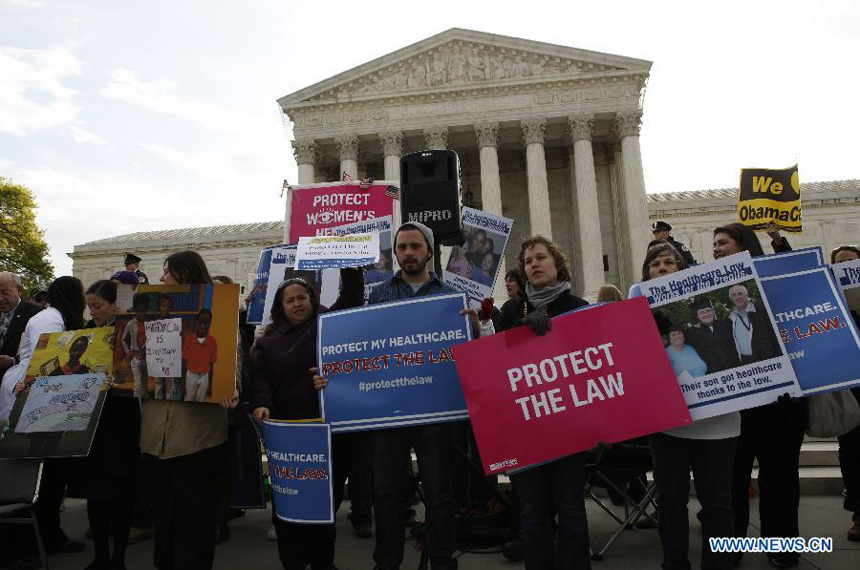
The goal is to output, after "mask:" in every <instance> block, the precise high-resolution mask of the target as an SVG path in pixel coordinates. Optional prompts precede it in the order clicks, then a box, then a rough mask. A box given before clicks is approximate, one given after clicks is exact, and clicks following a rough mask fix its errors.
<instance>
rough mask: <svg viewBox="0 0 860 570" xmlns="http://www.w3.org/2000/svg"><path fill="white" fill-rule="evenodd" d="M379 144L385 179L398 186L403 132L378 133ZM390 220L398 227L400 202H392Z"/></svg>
mask: <svg viewBox="0 0 860 570" xmlns="http://www.w3.org/2000/svg"><path fill="white" fill-rule="evenodd" d="M379 144H380V146H382V156H383V159H382V160H383V163H384V166H385V179H386V180H388V181H390V182H393V183H394V184H396V185H398V186H399V185H400V156H401V155H402V154H403V132H402V131H390V132H387V133H379ZM393 212H394V213H393V216H392V219H391V223H392V225H393V226H394V227H395V228H396V227H399V226H400V201H399V200H395V201H394V210H393Z"/></svg>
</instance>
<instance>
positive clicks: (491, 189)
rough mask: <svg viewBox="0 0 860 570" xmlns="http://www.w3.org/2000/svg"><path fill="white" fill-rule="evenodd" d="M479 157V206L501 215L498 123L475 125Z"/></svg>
mask: <svg viewBox="0 0 860 570" xmlns="http://www.w3.org/2000/svg"><path fill="white" fill-rule="evenodd" d="M475 136H476V137H477V138H478V153H479V155H480V159H481V207H482V208H483V210H484V211H485V212H489V213H490V214H495V215H497V216H501V215H502V184H501V181H500V180H499V151H498V144H499V123H478V124H476V125H475Z"/></svg>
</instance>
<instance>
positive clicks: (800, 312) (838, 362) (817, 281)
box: [761, 267, 860, 395]
mask: <svg viewBox="0 0 860 570" xmlns="http://www.w3.org/2000/svg"><path fill="white" fill-rule="evenodd" d="M761 284H762V287H763V289H764V292H765V295H767V300H768V302H769V303H770V307H771V310H772V312H773V317H774V321H775V322H776V324H777V327H778V329H779V336H780V340H781V341H782V343H783V344H784V345H785V349H786V351H787V352H788V356H789V358H791V365H792V367H793V368H794V372H795V374H796V376H797V380H798V383H799V384H800V387H801V389H802V390H803V393H804V395H808V394H814V393H820V392H830V391H833V390H844V389H846V388H850V387H852V386H857V385H860V340H858V335H857V329H856V327H855V325H854V320H853V319H852V318H851V315H850V314H849V311H848V308H847V307H846V306H845V302H844V301H843V297H842V295H840V293H839V290H838V288H837V286H836V282H835V281H834V279H833V276H832V274H831V273H830V271H829V270H828V269H827V268H826V267H818V268H816V269H811V270H809V271H803V272H799V273H791V274H788V275H777V276H774V277H769V278H765V279H762V280H761Z"/></svg>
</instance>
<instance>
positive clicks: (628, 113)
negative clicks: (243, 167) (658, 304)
mask: <svg viewBox="0 0 860 570" xmlns="http://www.w3.org/2000/svg"><path fill="white" fill-rule="evenodd" d="M650 68H651V62H648V61H643V60H640V59H633V58H628V57H621V56H616V55H609V54H604V53H597V52H591V51H585V50H580V49H575V48H570V47H564V46H557V45H551V44H546V43H542V42H536V41H530V40H522V39H515V38H510V37H506V36H499V35H494V34H487V33H481V32H474V31H468V30H460V29H451V30H448V31H446V32H443V33H441V34H438V35H435V36H433V37H430V38H427V39H425V40H423V41H420V42H418V43H416V44H413V45H411V46H408V47H405V48H403V49H401V50H398V51H396V52H393V53H390V54H388V55H386V56H383V57H381V58H378V59H375V60H373V61H370V62H368V63H365V64H363V65H361V66H359V67H356V68H354V69H350V70H349V71H346V72H344V73H341V74H339V75H336V76H334V77H331V78H329V79H326V80H325V81H321V82H320V83H317V84H315V85H311V86H310V87H306V88H304V89H301V90H299V91H297V92H295V93H293V94H291V95H287V96H285V97H282V98H281V99H279V100H278V103H279V104H280V105H281V108H282V109H283V111H284V113H286V115H287V116H288V117H289V119H290V120H291V121H292V122H293V124H294V129H293V131H294V136H295V140H294V141H292V145H293V149H294V152H295V156H296V161H297V163H298V167H299V180H298V182H299V184H304V183H313V182H327V181H335V180H340V178H341V176H342V173H344V172H346V173H347V174H349V175H351V176H352V177H353V178H364V177H366V176H372V177H374V178H376V179H385V180H399V179H400V173H399V160H400V156H401V155H402V154H404V153H408V152H413V151H419V150H425V149H452V150H454V151H456V152H457V154H458V155H459V157H460V163H461V183H462V188H463V191H464V192H465V191H467V190H468V191H469V193H470V194H471V195H472V196H474V198H473V204H472V205H473V206H474V207H476V208H479V209H482V210H485V211H487V212H490V213H493V214H498V215H503V216H506V217H509V218H513V219H514V220H515V223H514V227H513V230H514V231H513V234H512V236H511V240H510V243H512V244H519V243H520V242H521V241H522V240H523V238H525V237H526V236H528V235H532V234H541V235H544V236H546V237H548V238H552V239H553V240H554V241H556V242H557V243H559V245H561V247H562V248H563V249H564V250H565V251H567V252H568V253H569V254H570V257H571V258H572V260H573V264H572V265H573V267H572V269H573V273H574V275H575V276H576V277H575V278H576V280H577V282H576V284H575V285H578V287H577V288H578V289H579V290H580V291H582V292H583V293H585V295H586V296H591V295H592V294H594V293H596V291H597V289H598V288H599V287H600V286H601V285H602V284H603V283H604V282H607V281H608V282H615V283H619V284H622V285H623V286H625V287H626V286H628V285H629V284H630V283H632V282H634V281H635V280H636V273H637V272H638V271H637V270H636V269H635V268H637V267H640V266H641V264H642V260H643V258H644V247H643V246H644V245H645V244H647V243H648V240H649V239H650V231H649V227H648V213H647V209H646V203H645V184H644V178H643V171H642V157H641V154H640V151H639V126H640V123H641V120H642V97H643V94H644V90H645V84H646V82H647V80H648V74H649V70H650ZM513 251H514V250H513V249H511V250H510V253H511V254H513ZM512 257H513V255H511V256H508V259H507V264H508V266H509V267H512V266H513V265H512V264H513V263H514V262H515V259H513V258H512Z"/></svg>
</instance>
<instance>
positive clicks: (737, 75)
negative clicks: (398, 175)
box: [0, 0, 860, 275]
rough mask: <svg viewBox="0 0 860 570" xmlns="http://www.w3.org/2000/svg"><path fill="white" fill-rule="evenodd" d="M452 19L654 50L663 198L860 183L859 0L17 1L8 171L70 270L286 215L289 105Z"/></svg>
mask: <svg viewBox="0 0 860 570" xmlns="http://www.w3.org/2000/svg"><path fill="white" fill-rule="evenodd" d="M452 27H459V28H466V29H473V30H478V31H482V32H489V33H496V34H502V35H508V36H514V37H520V38H526V39H531V40H538V41H543V42H549V43H554V44H560V45H566V46H571V47H576V48H581V49H586V50H593V51H598V52H606V53H613V54H618V55H624V56H629V57H635V58H640V59H647V60H650V61H653V62H654V65H653V67H652V71H651V76H650V79H649V82H648V87H647V91H646V94H645V99H644V117H643V126H642V134H641V147H642V158H643V164H644V170H645V182H646V188H647V191H648V192H670V191H681V190H698V189H708V188H724V187H731V186H736V184H737V180H738V175H739V169H740V168H742V167H773V168H781V167H785V166H789V165H791V164H794V162H795V161H797V162H798V163H799V164H800V176H801V181H809V182H812V181H823V180H840V179H848V178H860V164H858V159H857V156H858V154H857V142H856V138H857V136H858V133H860V113H858V111H857V109H856V101H857V97H858V94H860V74H858V73H857V59H858V57H859V56H860V34H858V33H857V30H858V29H860V4H858V3H857V2H852V1H835V2H817V3H813V2H791V1H783V2H760V1H755V2H750V1H749V0H747V1H745V2H731V1H726V2H720V3H710V4H703V3H695V2H642V1H641V0H638V1H632V2H627V1H621V0H616V1H612V0H609V1H606V2H594V1H590V2H578V1H568V2H542V1H540V0H532V1H531V2H522V1H520V2H508V1H502V0H500V1H495V2H493V3H491V4H490V3H471V2H462V1H461V0H459V1H456V2H449V1H444V0H437V1H435V2H433V3H427V4H420V3H410V2H374V1H372V0H367V1H366V2H363V3H358V2H354V1H353V2H345V1H339V0H329V1H327V2H324V3H309V2H298V1H295V0H279V1H275V0H247V1H245V2H227V1H223V0H206V1H205V2H204V1H198V0H182V1H179V2H177V1H176V0H166V1H165V0H147V1H146V2H117V1H116V0H74V1H72V0H0V176H4V177H7V178H11V179H12V180H13V181H15V182H18V183H22V184H25V185H27V186H28V187H30V188H31V189H32V190H33V191H34V192H35V195H36V200H37V202H38V205H39V209H38V212H37V222H38V223H39V225H40V227H41V228H42V229H43V230H44V231H45V238H46V241H47V243H48V245H49V247H50V250H51V259H52V261H53V263H54V266H55V269H56V272H57V274H58V275H63V274H69V273H70V272H71V260H70V259H69V258H68V256H67V255H66V253H67V252H71V251H72V249H73V247H74V245H76V244H82V243H85V242H88V241H93V240H97V239H102V238H106V237H111V236H116V235H122V234H127V233H132V232H135V231H147V230H159V229H172V228H181V227H196V226H208V225H219V224H232V223H246V222H259V221H270V220H276V219H279V218H281V217H282V216H283V211H284V206H283V199H282V198H281V197H280V190H281V185H282V181H283V179H284V178H286V179H287V180H290V181H291V182H295V181H296V179H297V174H296V173H297V167H296V164H295V160H294V158H293V156H292V152H291V150H290V146H289V141H290V139H291V138H292V132H291V129H290V124H289V123H287V124H284V123H283V121H282V120H281V113H280V111H279V107H278V105H277V103H276V99H277V98H279V97H282V96H283V95H286V94H289V93H292V92H294V91H297V90H299V89H301V88H303V87H306V86H309V85H312V84H314V83H316V82H318V81H321V80H323V79H326V78H328V77H331V76H332V75H335V74H337V73H340V72H343V71H346V70H348V69H350V68H352V67H355V66H357V65H360V64H362V63H364V62H367V61H369V60H371V59H374V58H376V57H379V56H382V55H385V54H387V53H390V52H392V51H395V50H397V49H400V48H402V47H405V46H407V45H409V44H412V43H415V42H417V41H420V40H422V39H424V38H427V37H429V36H432V35H434V34H437V33H439V32H442V31H444V30H447V29H449V28H452ZM118 264H119V263H118Z"/></svg>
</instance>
